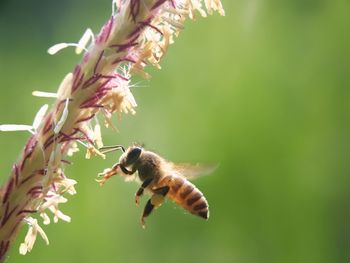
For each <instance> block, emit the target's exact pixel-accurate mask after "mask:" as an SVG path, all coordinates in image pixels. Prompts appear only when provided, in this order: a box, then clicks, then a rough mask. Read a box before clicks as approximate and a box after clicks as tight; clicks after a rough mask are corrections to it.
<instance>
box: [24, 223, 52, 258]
mask: <svg viewBox="0 0 350 263" xmlns="http://www.w3.org/2000/svg"><path fill="white" fill-rule="evenodd" d="M25 222H26V223H27V224H28V225H29V229H28V232H27V235H26V237H25V238H24V242H23V243H22V244H21V245H20V247H19V253H20V254H22V255H25V254H27V252H30V251H31V250H32V248H33V246H34V243H35V240H36V236H37V234H38V233H39V234H40V236H41V237H42V238H43V239H44V241H45V243H46V245H48V244H49V239H48V238H47V236H46V234H45V232H44V230H43V229H42V228H41V227H40V226H39V225H38V221H37V220H36V219H34V218H32V217H28V218H26V219H25Z"/></svg>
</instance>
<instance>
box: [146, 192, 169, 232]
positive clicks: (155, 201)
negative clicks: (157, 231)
mask: <svg viewBox="0 0 350 263" xmlns="http://www.w3.org/2000/svg"><path fill="white" fill-rule="evenodd" d="M169 189H170V188H169V186H163V187H160V188H157V189H154V190H153V193H154V194H153V195H152V197H151V199H149V200H148V202H147V204H146V206H145V209H144V210H143V214H142V217H141V225H142V227H143V228H145V227H146V226H145V218H146V217H147V216H149V215H150V214H151V212H152V211H153V208H158V207H160V206H161V205H162V204H163V202H164V197H165V196H166V195H167V193H168V192H169Z"/></svg>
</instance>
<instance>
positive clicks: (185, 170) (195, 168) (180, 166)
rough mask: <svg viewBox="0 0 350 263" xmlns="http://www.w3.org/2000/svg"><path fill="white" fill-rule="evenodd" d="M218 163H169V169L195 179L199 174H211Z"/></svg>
mask: <svg viewBox="0 0 350 263" xmlns="http://www.w3.org/2000/svg"><path fill="white" fill-rule="evenodd" d="M218 166H219V165H218V164H202V163H197V164H189V163H171V169H172V170H173V171H176V172H177V173H178V174H180V175H181V176H183V177H185V178H187V179H190V180H192V179H195V178H197V177H199V176H203V175H208V174H211V173H212V172H214V171H215V170H216V168H218Z"/></svg>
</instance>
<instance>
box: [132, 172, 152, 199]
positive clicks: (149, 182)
mask: <svg viewBox="0 0 350 263" xmlns="http://www.w3.org/2000/svg"><path fill="white" fill-rule="evenodd" d="M152 181H153V178H147V179H146V180H145V181H143V183H142V185H141V186H140V188H139V190H137V192H136V194H135V203H136V205H137V206H139V205H140V198H141V196H142V195H143V191H144V190H145V188H146V187H147V186H149V185H150V184H151V182H152Z"/></svg>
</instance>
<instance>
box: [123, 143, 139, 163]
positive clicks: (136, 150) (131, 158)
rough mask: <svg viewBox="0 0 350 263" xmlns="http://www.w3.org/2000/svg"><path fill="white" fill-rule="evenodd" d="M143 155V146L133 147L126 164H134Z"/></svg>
mask: <svg viewBox="0 0 350 263" xmlns="http://www.w3.org/2000/svg"><path fill="white" fill-rule="evenodd" d="M140 155H141V148H139V147H135V148H133V149H131V150H130V151H129V153H128V155H127V157H126V165H130V164H133V163H134V162H136V161H137V159H138V158H139V157H140Z"/></svg>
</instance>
